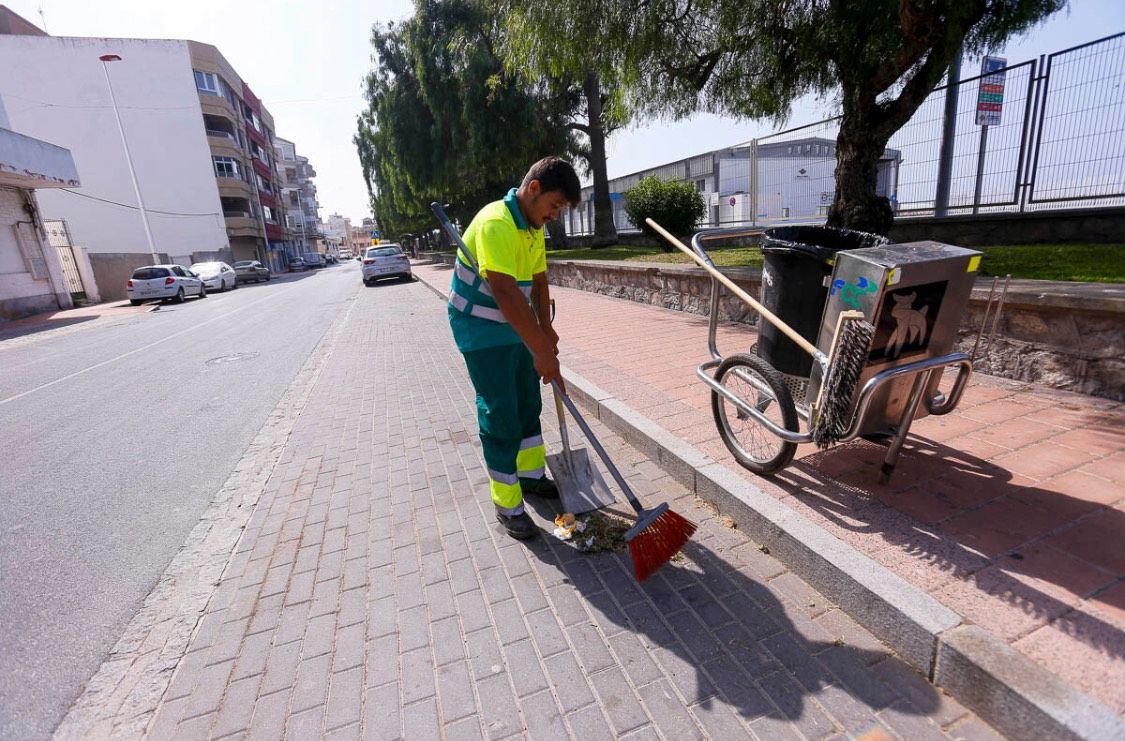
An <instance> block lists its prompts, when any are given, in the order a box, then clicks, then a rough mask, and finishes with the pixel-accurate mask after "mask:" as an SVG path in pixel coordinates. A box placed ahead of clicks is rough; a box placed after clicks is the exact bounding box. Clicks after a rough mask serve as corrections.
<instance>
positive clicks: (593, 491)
mask: <svg viewBox="0 0 1125 741" xmlns="http://www.w3.org/2000/svg"><path fill="white" fill-rule="evenodd" d="M554 395H555V412H556V413H557V414H558V417H559V433H560V434H561V435H562V452H561V453H552V454H551V455H548V456H547V467H548V468H549V469H551V475H552V476H553V477H554V479H555V486H557V487H558V489H559V498H560V499H561V500H562V506H563V511H564V512H569V513H571V514H574V515H580V514H583V513H585V512H593V511H594V510H596V509H601V508H602V507H608V506H609V505H611V504H613V503H614V502H615V501H617V498H616V497H614V495H613V492H612V491H610V488H609V485H608V484H606V482H605V479H604V478H602V474H601V471H599V470H598V468H597V466H595V465H594V462H593V461H592V460H590V455H589V453H588V452H587V451H586V449H585V448H578V449H574V448H571V447H570V435H568V434H567V430H566V411H565V410H564V409H563V404H562V399H560V398H559V394H558V392H557V391H555V392H554Z"/></svg>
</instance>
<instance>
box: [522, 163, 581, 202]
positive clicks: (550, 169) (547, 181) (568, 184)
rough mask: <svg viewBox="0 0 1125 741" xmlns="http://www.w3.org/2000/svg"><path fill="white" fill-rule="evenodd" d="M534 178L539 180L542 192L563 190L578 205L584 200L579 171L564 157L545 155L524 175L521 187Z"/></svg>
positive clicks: (567, 197)
mask: <svg viewBox="0 0 1125 741" xmlns="http://www.w3.org/2000/svg"><path fill="white" fill-rule="evenodd" d="M532 180H538V181H539V190H540V192H542V193H550V192H551V191H552V190H561V191H562V193H563V195H564V196H566V200H568V201H570V205H572V206H577V205H578V202H579V201H581V200H582V184H581V183H579V182H578V173H576V172H575V171H574V168H573V167H572V166H571V164H570V163H569V162H567V161H566V160H564V159H563V158H562V157H544V158H543V159H541V160H539V161H538V162H536V163H535V164H534V165H532V166H531V169H530V170H528V171H527V174H526V175H524V176H523V183H522V184H521V185H520V187H521V188H527V186H528V184H530V183H531V181H532Z"/></svg>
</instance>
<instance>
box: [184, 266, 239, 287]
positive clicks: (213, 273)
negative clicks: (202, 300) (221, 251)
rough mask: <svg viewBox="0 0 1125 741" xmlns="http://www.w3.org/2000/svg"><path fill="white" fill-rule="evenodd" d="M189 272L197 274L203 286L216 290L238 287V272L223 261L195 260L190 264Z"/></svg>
mask: <svg viewBox="0 0 1125 741" xmlns="http://www.w3.org/2000/svg"><path fill="white" fill-rule="evenodd" d="M191 272H193V273H195V274H196V275H198V276H199V277H200V278H201V279H202V280H203V284H204V285H205V286H207V287H208V288H211V289H214V290H216V291H226V290H227V289H230V288H238V274H237V273H235V272H234V268H232V267H231V266H230V265H227V264H226V263H225V262H197V263H195V264H194V265H192V266H191Z"/></svg>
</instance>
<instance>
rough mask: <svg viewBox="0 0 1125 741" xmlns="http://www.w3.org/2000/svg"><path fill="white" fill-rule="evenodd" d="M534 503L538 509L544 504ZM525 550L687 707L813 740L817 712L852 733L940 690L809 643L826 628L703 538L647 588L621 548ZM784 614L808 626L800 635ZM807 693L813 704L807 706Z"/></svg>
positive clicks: (548, 541)
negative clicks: (626, 634) (889, 676)
mask: <svg viewBox="0 0 1125 741" xmlns="http://www.w3.org/2000/svg"><path fill="white" fill-rule="evenodd" d="M532 499H533V498H529V500H528V502H529V504H531V503H532V501H531V500H532ZM538 508H539V509H540V510H541V511H542V512H543V513H544V514H545V513H546V511H547V509H549V508H546V507H543V506H542V505H540V506H539V507H538ZM517 547H522V546H517ZM527 547H528V548H529V550H530V551H531V552H532V553H534V554H535V556H536V557H537V558H538V559H539V560H540V561H542V562H543V565H544V567H545V568H546V569H558V570H559V571H561V572H562V573H563V574H564V575H565V577H566V579H565V581H566V582H568V583H570V584H572V585H573V586H574V587H575V588H576V589H577V590H578V591H579V592H580V593H581V595H582V597H583V598H584V600H585V601H586V602H587V603H588V604H589V606H590V607H591V609H592V611H593V612H594V613H595V615H596V616H597V617H598V618H599V622H601V623H602V626H603V630H604V632H606V633H607V635H608V634H611V633H612V632H613V631H612V630H611V629H610V627H609V626H608V624H606V623H605V622H604V621H603V620H601V618H605V619H606V620H608V621H610V622H612V623H614V624H616V625H619V626H621V627H622V628H624V629H626V630H628V631H631V632H633V633H634V634H636V635H637V636H640V637H643V638H644V639H645V642H647V643H648V644H651V647H650V648H649V649H648V653H649V655H651V656H653V657H654V658H656V659H657V661H659V663H660V664H661V665H663V668H664V671H665V673H666V674H667V676H668V677H669V678H671V679H672V681H673V682H675V683H676V684H677V686H678V687H679V689H680V691H681V692H682V693H683V695H684V697H685V698H686V699H687V702H688V704H689V705H695V704H697V703H700V704H702V706H703V707H704V708H711V706H712V704H713V703H725V704H726V705H729V706H730V707H732V708H734V709H736V710H737V712H738V713H739V714H740V715H741V716H742V717H743V718H745V719H747V720H748V721H749V720H753V719H757V718H763V717H764V718H766V719H774V720H780V721H782V722H784V723H787V724H788V723H793V724H795V725H797V726H798V727H800V728H801V729H802V730H804V731H805V732H806V735H809V736H810V737H820V736H822V735H826V734H827V733H828V732H830V729H831V728H832V726H833V723H832V721H831V720H830V719H829V718H828V717H827V716H826V715H825V714H824V713H823V712H822V710H821V705H824V707H827V708H828V709H829V712H831V713H832V715H833V716H835V718H836V719H837V720H839V721H840V722H841V723H844V724H845V725H851V724H852V723H854V724H855V726H856V727H857V728H858V727H866V726H870V725H872V723H873V722H874V718H873V717H872V714H873V713H875V712H878V711H879V710H882V709H884V708H887V707H890V706H891V705H895V706H896V710H897V711H898V712H900V713H905V714H909V715H927V714H930V713H931V712H933V711H934V710H935V709H936V708H937V707H938V705H939V702H940V699H939V696H938V693H937V691H936V690H935V689H934V688H933V687H932V686H931V685H929V684H928V683H926V682H925V681H924V680H923V679H922V678H921V676H920V675H917V674H916V673H914V672H912V671H911V670H910V669H909V668H908V667H907V666H906V665H905V664H903V663H902V662H900V661H899V660H898V659H896V658H894V657H892V656H890V655H889V654H887V653H885V652H883V651H877V650H868V649H864V648H860V647H856V646H849V645H844V644H843V642H842V641H839V640H832V639H829V640H810V639H808V638H807V637H806V636H805V634H807V633H821V634H823V635H825V636H827V635H828V632H827V631H826V630H825V629H824V628H822V627H821V626H819V624H816V623H814V622H813V621H812V620H811V618H809V617H807V616H806V615H804V614H803V613H801V609H802V608H801V606H795V605H792V604H788V605H787V604H783V603H782V601H781V600H780V599H779V598H778V597H777V596H775V595H774V593H773V592H771V591H770V590H769V589H768V588H766V587H765V586H763V585H762V584H761V583H759V582H758V581H755V580H754V579H752V578H750V577H748V576H747V575H745V574H743V573H741V572H739V571H738V570H735V569H734V568H732V567H731V565H730V564H729V563H727V562H726V561H725V560H724V559H723V558H721V557H719V556H718V555H717V554H716V553H714V552H713V551H711V550H710V549H709V548H707V547H706V546H705V545H701V544H700V543H697V542H694V541H693V542H691V543H689V544H688V545H687V547H685V549H684V550H683V552H682V556H683V558H679V559H677V560H678V562H677V561H673V562H671V563H668V564H666V565H665V566H664V567H663V568H662V569H661V570H660V571H659V572H657V574H655V575H654V576H652V577H650V578H649V579H648V580H647V581H646V582H644V583H643V584H637V583H636V582H635V580H634V578H633V575H632V566H631V561H630V557H629V555H628V553H627V552H626V553H622V554H614V553H608V552H603V553H597V554H583V553H581V552H579V551H578V550H576V549H575V548H573V547H570V546H569V545H564V544H562V543H560V542H559V541H557V540H555V539H554V538H552V537H551V536H550V535H549V534H546V533H544V534H543V536H542V537H539V538H536V539H534V540H533V541H529V542H528V544H527ZM747 547H750V548H752V547H753V544H750V543H748V544H747ZM791 615H793V616H794V617H796V618H797V619H798V620H799V621H800V622H801V623H803V625H802V626H801V627H800V628H799V627H798V626H797V625H796V624H795V622H794V617H791ZM872 645H873V646H874V645H877V644H875V643H874V642H873V643H872ZM580 658H581V656H580ZM879 662H894V664H896V665H897V666H894V667H889V666H888V667H885V668H887V669H889V670H892V671H895V672H896V673H897V674H898V675H899V676H910V675H914V679H915V680H916V681H907V682H904V683H903V684H908V685H909V688H908V689H907V688H904V687H899V690H900V691H902V692H904V694H903V695H901V696H900V695H899V694H898V693H897V692H895V691H894V690H893V689H891V687H889V686H888V685H887V684H884V682H883V681H881V680H880V679H878V678H877V676H876V674H875V673H874V671H873V669H872V668H871V667H872V665H875V664H878V663H879ZM621 663H622V666H623V669H624V670H625V671H626V672H628V673H630V675H631V676H632V674H633V673H634V672H639V671H643V666H642V665H644V664H647V662H646V661H645V660H644V659H641V658H635V657H628V658H626V657H621ZM585 668H586V670H587V672H590V671H591V669H590V667H589V666H587V667H585ZM632 678H633V679H634V684H639V683H640V680H639V678H638V677H632ZM647 681H651V677H650V678H649V680H647ZM814 694H815V695H816V696H817V698H818V701H817V702H811V701H810V699H809V696H810V695H814ZM907 697H908V699H907ZM855 701H858V702H859V703H861V704H862V705H863V706H866V707H858V706H857V705H856V703H855ZM760 722H762V723H764V724H769V723H770V721H769V720H765V721H760ZM776 730H777V733H784V731H783V729H780V728H778V729H776Z"/></svg>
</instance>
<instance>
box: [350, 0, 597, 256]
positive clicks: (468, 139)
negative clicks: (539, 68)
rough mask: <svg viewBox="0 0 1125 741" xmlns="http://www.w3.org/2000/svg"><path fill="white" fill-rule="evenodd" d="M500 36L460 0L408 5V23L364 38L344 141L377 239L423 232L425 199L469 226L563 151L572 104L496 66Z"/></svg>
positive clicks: (468, 1)
mask: <svg viewBox="0 0 1125 741" xmlns="http://www.w3.org/2000/svg"><path fill="white" fill-rule="evenodd" d="M501 33H502V27H501V25H500V22H499V21H498V20H497V16H496V14H495V13H492V12H488V9H487V8H486V7H484V6H482V5H481V4H480V3H477V2H473V1H472V0H451V1H444V2H438V1H437V0H417V2H416V3H415V14H414V15H413V16H412V17H411V18H409V19H407V20H406V21H404V22H402V23H398V24H394V23H392V24H387V25H386V26H376V27H375V29H374V30H373V32H372V38H371V43H372V49H373V55H372V58H373V61H374V68H373V69H372V70H371V72H370V73H369V74H368V75H367V78H366V80H365V95H366V98H367V101H368V109H367V110H366V111H364V112H363V113H362V114H361V115H360V116H359V119H358V121H357V132H356V135H355V137H354V139H353V140H354V142H355V145H356V149H357V152H358V154H359V158H360V163H361V167H362V169H363V174H364V178H365V179H366V181H367V184H368V190H369V192H370V193H371V198H372V208H373V211H374V212H375V214H376V217H377V218H378V219H379V220H380V222H381V223H382V225H383V227H384V230H385V231H386V232H388V233H391V234H396V233H401V232H406V231H410V232H417V231H428V230H430V229H431V228H433V226H434V223H433V217H432V215H431V214H430V212H429V203H430V202H432V201H435V200H437V201H441V202H443V203H449V204H451V208H450V209H449V210H450V211H451V213H452V215H455V216H459V217H461V218H462V219H466V218H471V217H472V215H473V214H475V213H476V211H477V210H478V209H479V208H480V207H481V206H482V205H484V204H485V203H487V202H488V201H492V200H495V199H497V198H499V197H501V196H502V195H503V193H504V191H505V190H506V189H507V188H509V187H511V186H512V185H515V184H518V183H519V181H520V179H521V178H522V177H523V175H524V173H525V172H526V170H527V167H528V166H529V165H530V164H531V163H532V162H534V161H536V160H538V159H539V158H541V157H543V156H546V155H548V154H563V155H568V154H571V153H572V152H573V151H574V149H575V141H574V139H573V135H572V132H571V130H570V129H568V128H567V120H568V116H569V114H570V112H571V110H572V109H573V107H574V105H575V101H574V100H573V99H567V98H566V97H565V96H559V95H556V94H553V93H554V92H555V91H553V90H551V89H550V87H549V86H547V85H540V86H532V85H529V84H527V81H526V80H525V79H523V78H522V77H520V76H519V75H518V74H514V73H512V72H511V71H510V70H508V69H506V68H505V66H504V64H503V60H502V58H501V56H500V54H499V52H498V50H497V42H498V37H499V35H500V34H501ZM568 107H569V108H568Z"/></svg>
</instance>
